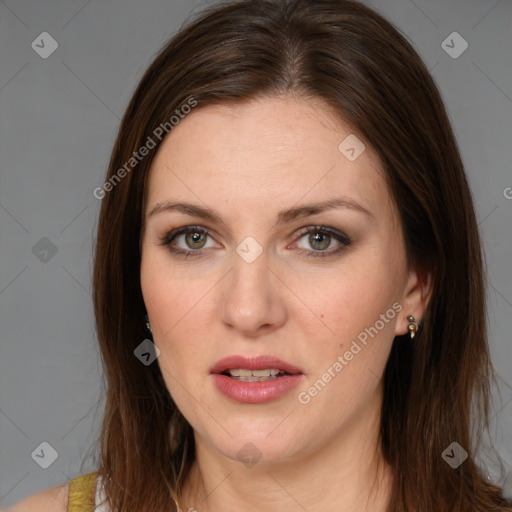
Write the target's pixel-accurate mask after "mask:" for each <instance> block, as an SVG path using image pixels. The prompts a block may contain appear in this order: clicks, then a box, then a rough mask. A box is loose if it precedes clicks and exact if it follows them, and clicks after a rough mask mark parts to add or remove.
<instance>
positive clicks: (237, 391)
mask: <svg viewBox="0 0 512 512" xmlns="http://www.w3.org/2000/svg"><path fill="white" fill-rule="evenodd" d="M212 376H213V381H214V382H215V385H216V386H217V389H218V390H219V391H220V392H221V393H222V394H223V395H225V396H227V397H228V398H231V399H232V400H235V401H236V402H239V403H242V404H262V403H265V402H270V401H271V400H276V399H277V398H280V397H282V396H283V395H285V394H286V393H288V392H289V391H290V390H292V389H293V388H295V387H297V386H298V385H299V383H300V381H301V380H302V377H303V375H302V374H301V373H298V374H295V375H285V376H283V377H277V378H275V379H269V380H266V381H262V382H242V381H239V380H235V379H232V378H231V377H228V376H226V375H222V374H219V373H214V374H212Z"/></svg>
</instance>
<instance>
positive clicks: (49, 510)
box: [5, 484, 69, 512]
mask: <svg viewBox="0 0 512 512" xmlns="http://www.w3.org/2000/svg"><path fill="white" fill-rule="evenodd" d="M68 495H69V485H68V484H65V485H60V486H57V487H51V488H50V489H45V490H44V491H41V492H38V493H35V494H31V495H30V496H28V497H27V498H24V499H23V500H21V501H19V502H18V503H15V504H14V505H13V506H12V507H10V508H8V509H7V510H6V511H5V512H66V511H67V509H68Z"/></svg>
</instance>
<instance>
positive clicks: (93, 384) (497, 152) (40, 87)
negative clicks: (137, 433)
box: [0, 0, 512, 506]
mask: <svg viewBox="0 0 512 512" xmlns="http://www.w3.org/2000/svg"><path fill="white" fill-rule="evenodd" d="M367 3H368V4H369V5H371V6H373V7H375V8H376V9H377V10H378V11H379V12H381V13H382V14H384V15H385V16H386V17H387V18H388V19H390V20H391V21H392V22H394V23H395V24H396V25H397V26H398V27H399V28H400V29H401V30H402V31H403V32H404V33H405V34H406V36H407V37H408V38H409V39H410V40H411V41H412V42H413V44H414V45H415V47H416V48H417V50H418V51H419V53H420V54H421V56H422V57H423V58H424V60H425V62H426V63H427V66H428V67H429V69H430V70H431V71H432V73H433V75H434V77H435V79H436V81H437V83H438V84H439V86H440V88H441V91H442V94H443V97H444V99H445V102H446V104H447V107H448V111H449V115H450V118H451V120H452V122H453V127H454V130H455V133H456V136H457V138H458V141H459V144H460V148H461V152H462V156H463V159H464V162H465V164H466V170H467V173H468V176H469V179H470V182H471V186H472V189H473V192H474V197H475V202H476V208H477V213H478V217H479V222H480V228H481V230H482V234H483V237H484V244H485V251H486V254H487V260H488V266H489V279H490V285H489V290H488V292H489V293H488V295H489V315H488V316H489V323H490V333H489V334H490V343H491V349H492V354H493V360H494V362H495V366H496V368H497V371H498V374H499V375H500V378H501V379H502V380H504V381H506V382H508V383H511V382H512V347H511V343H510V339H511V334H510V333H511V332H512V323H511V318H512V281H511V272H510V262H511V261H512V258H511V253H512V251H511V247H512V230H511V229H510V226H511V225H512V188H507V187H512V173H511V169H512V149H511V142H512V141H511V133H512V99H511V98H512V80H511V75H512V66H511V60H512V38H511V35H512V27H511V21H512V5H511V3H510V1H509V0H456V1H454V0H450V1H446V0H414V1H412V0H382V1H375V2H367ZM205 5H206V3H205V2H198V1H191V0H189V1H185V0H181V1H176V0H172V1H164V0H150V1H144V2H136V1H134V0H130V1H126V0H108V1H99V0H89V1H87V0H72V1H63V0H60V1H58V0H50V1H41V0H39V1H25V0H7V1H4V2H0V120H1V122H0V179H1V182H0V185H1V186H0V219H1V220H0V236H1V247H0V315H1V317H0V322H1V323H0V326H1V345H0V349H1V357H0V505H3V506H9V505H11V504H13V503H14V502H16V501H18V500H20V499H21V498H23V497H24V496H27V495H29V494H32V493H34V492H37V491H40V490H42V489H45V488H48V487H50V486H54V485H59V484H62V483H63V481H64V480H65V479H68V478H74V477H75V476H78V475H79V474H81V473H85V472H88V471H93V470H94V469H95V466H94V460H93V459H92V458H91V457H90V456H91V452H90V446H91V442H92V441H93V439H94V438H95V436H96V435H97V432H98V428H99V425H100V420H101V412H102V407H103V404H104V402H103V392H102V386H101V365H100V363H99V351H98V348H97V343H96V340H95V335H94V325H93V316H92V305H91V293H90V290H91V285H90V282H91V269H92V248H93V241H94V232H95V229H96V226H97V216H98V211H99V206H100V201H99V200H97V199H96V198H95V197H94V196H93V193H92V192H93V190H94V188H95V187H97V186H100V185H101V184H102V182H103V177H104V174H105V171H106V167H107V164H108V160H109V156H110V151H111V148H112V144H113V142H114V138H115V135H116V132H117V128H118V125H119V120H120V118H121V116H122V114H123V111H124V108H125V107H126V105H127V103H128V101H129V98H130V96H131V94H132V92H133V90H134V88H135V86H136V84H137V82H138V80H139V79H140V78H141V76H142V73H143V72H144V70H145V69H146V67H147V66H148V65H149V63H150V62H151V60H152V59H153V57H154V56H155V54H156V52H157V51H158V50H159V49H160V48H161V46H162V45H163V44H164V43H165V41H167V40H168V39H169V37H170V36H171V35H172V34H173V33H175V32H176V30H178V29H179V27H180V26H181V25H182V24H183V22H184V21H185V20H187V19H189V18H190V17H191V16H193V15H194V13H196V12H197V11H199V10H200V8H201V7H203V6H205ZM454 31H456V32H458V33H459V34H460V35H461V36H462V37H463V38H464V40H466V41H467V43H468V45H469V46H468V48H467V50H466V51H465V52H464V53H462V54H461V55H460V56H459V57H458V58H453V56H450V55H449V54H448V53H447V52H446V51H445V50H444V49H443V46H442V43H443V41H445V40H446V39H447V37H448V36H449V35H450V34H451V33H452V32H454ZM42 32H48V33H49V34H51V36H52V37H53V38H54V39H55V40H56V41H57V42H58V48H57V50H56V51H55V52H54V53H53V54H52V55H50V56H49V57H48V58H47V59H43V58H42V57H40V56H39V54H38V53H36V51H35V50H34V49H33V48H32V47H31V43H32V41H36V43H38V44H39V45H40V46H42V44H41V42H40V40H41V38H40V37H38V36H39V34H41V33H42ZM447 41H448V42H447V43H445V45H446V44H448V45H450V46H453V47H454V48H453V49H452V50H451V51H452V53H453V52H454V51H459V50H460V49H462V46H461V43H462V42H461V41H460V40H457V39H454V40H453V43H452V42H451V39H450V38H448V40H447ZM45 48H46V50H47V49H48V48H49V46H48V40H46V43H45ZM44 237H46V238H44ZM42 238H43V240H42V241H41V239H42ZM36 244H37V245H36ZM34 247H35V248H34ZM55 249H56V250H57V252H56V253H55V254H53V252H55ZM44 251H46V252H44ZM491 426H492V434H493V438H494V441H495V444H496V446H497V448H498V451H499V452H500V453H501V455H502V456H503V457H504V459H505V461H506V463H505V471H506V472H509V478H510V477H511V476H512V472H510V471H511V468H512V442H511V441H512V435H511V427H512V390H511V389H510V388H508V387H506V386H503V387H502V399H501V400H500V401H498V402H497V403H496V404H495V406H494V409H493V419H492V425H491ZM43 442H47V443H49V444H50V445H51V446H52V447H53V449H54V450H55V451H56V453H57V454H58V457H57V459H56V460H55V461H54V462H53V463H52V464H51V465H50V466H49V467H48V468H47V469H43V468H42V467H40V465H38V464H37V463H36V460H38V461H40V462H41V463H43V464H44V462H45V461H46V462H49V459H48V457H50V453H51V450H50V449H48V448H47V447H45V445H43V447H42V448H43V450H44V452H43V453H44V454H45V455H44V457H40V458H39V459H37V457H36V456H35V455H34V457H33V456H32V454H33V453H34V450H36V449H37V450H36V452H35V453H41V448H40V445H41V443H43Z"/></svg>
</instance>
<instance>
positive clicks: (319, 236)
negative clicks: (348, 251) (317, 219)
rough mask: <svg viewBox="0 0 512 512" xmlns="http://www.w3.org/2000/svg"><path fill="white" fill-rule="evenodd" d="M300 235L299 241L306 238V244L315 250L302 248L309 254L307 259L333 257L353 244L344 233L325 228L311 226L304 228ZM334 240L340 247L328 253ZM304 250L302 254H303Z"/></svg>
mask: <svg viewBox="0 0 512 512" xmlns="http://www.w3.org/2000/svg"><path fill="white" fill-rule="evenodd" d="M300 234H301V237H300V239H299V240H301V239H303V238H304V239H305V240H306V244H308V245H309V247H312V248H313V251H311V250H309V249H308V248H302V249H303V250H304V251H305V252H306V253H307V257H313V258H316V257H327V256H332V255H334V254H337V253H339V252H340V251H342V250H343V249H344V248H345V247H348V246H349V245H350V243H351V240H350V238H349V237H348V236H347V235H345V234H344V233H342V232H340V231H338V230H335V229H333V228H328V227H325V226H309V227H307V228H304V229H303V230H302V231H301V232H300ZM333 240H335V241H337V242H338V245H337V246H335V248H334V249H333V250H330V251H327V250H326V249H328V248H329V246H330V245H331V242H332V241H333ZM302 249H301V251H300V252H302Z"/></svg>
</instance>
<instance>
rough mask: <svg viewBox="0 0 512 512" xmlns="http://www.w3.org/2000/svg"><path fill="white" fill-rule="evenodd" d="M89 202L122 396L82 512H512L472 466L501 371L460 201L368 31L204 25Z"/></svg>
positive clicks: (429, 83)
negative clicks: (492, 354) (98, 508)
mask: <svg viewBox="0 0 512 512" xmlns="http://www.w3.org/2000/svg"><path fill="white" fill-rule="evenodd" d="M95 195H97V197H99V198H101V199H102V205H101V213H100V219H99V226H98V238H97V248H96V259H95V267H94V307H95V315H96V322H97V331H98V339H99V343H100V347H101V351H102V356H103V361H104V367H105V373H106V377H107V380H108V391H107V403H106V412H105V417H104V421H103V425H102V431H101V436H100V446H99V448H100V455H101V461H100V465H99V468H98V472H97V473H92V474H89V475H84V477H82V478H81V479H77V480H74V481H73V482H71V483H70V487H71V492H70V496H69V510H78V509H79V508H80V507H82V508H81V509H83V510H93V508H94V503H93V501H94V498H95V496H94V492H93V491H94V490H95V489H96V490H97V491H98V496H96V499H97V502H96V504H99V502H100V501H104V500H103V498H104V499H105V501H106V502H107V503H105V504H104V506H105V508H104V510H111V511H115V512H117V511H119V512H128V511H130V512H131V511H139V510H148V511H153V512H160V511H161V512H164V511H169V510H182V511H187V510H189V511H190V510H197V511H199V512H206V511H208V512H210V511H221V510H222V511H223V510H244V511H257V510H258V511H259V510H280V511H292V510H293V511H295V510H307V511H320V510H322V511H325V510H329V511H334V510H335V511H337V512H340V511H342V512H345V511H355V510H357V511H362V510H371V511H373V512H381V511H382V512H384V511H388V512H391V511H393V512H395V511H396V512H398V511H401V512H405V511H408V512H413V511H414V512H426V511H436V512H440V511H446V512H448V511H449V512H455V511H460V512H463V511H464V512H469V511H480V512H482V511H512V504H511V503H510V502H509V501H507V500H506V499H505V498H504V497H503V494H502V491H501V489H499V488H498V487H497V486H496V485H494V484H493V483H492V482H491V481H490V477H488V476H487V473H486V471H485V469H483V468H480V467H479V466H477V464H476V462H475V454H476V449H477V444H476V442H475V440H476V439H478V436H476V437H475V436H473V435H472V433H473V432H474V431H473V428H476V429H478V430H477V432H481V431H482V430H483V429H485V428H486V427H487V418H488V412H489V388H490V380H491V378H492V376H493V369H492V365H491V362H490V358H489V349H488V345H487V338H486V324H485V300H484V299H485V281H484V265H483V256H482V250H481V245H480V239H479V233H478V226H477V221H476V218H475V212H474V206H473V202H472V197H471V192H470V188H469V185H468V181H467V178H466V176H465V173H464V169H463V164H462V161H461V158H460V155H459V151H458V148H457V143H456V140H455V138H454V135H453V132H452V129H451V127H450V124H449V120H448V118H447V115H446V111H445V108H444V106H443V103H442V100H441V98H440V95H439V92H438V90H437V87H436V85H435V83H434V82H433V80H432V78H431V76H430V75H429V73H428V71H427V69H426V67H425V65H424V64H423V62H422V61H421V59H420V58H419V56H418V55H417V53H416V52H415V51H414V49H413V48H412V47H411V45H410V44H409V43H408V42H407V41H406V40H405V39H404V38H403V37H402V36H401V35H400V34H399V33H398V31H397V30H396V29H395V28H393V27H392V26H391V25H390V23H389V22H387V21H386V20H384V19H383V18H382V17H381V16H380V15H378V14H376V13H375V12H374V11H372V10H371V9H369V8H368V7H365V6H364V5H362V4H359V3H357V2H354V1H350V0H319V1H316V0H315V1H311V0H291V1H287V2H280V1H270V0H269V1H260V0H257V1H249V0H246V1H239V2H233V3H229V4H224V5H222V6H217V7H214V8H212V9H210V10H209V11H207V12H205V13H204V14H202V15H201V17H200V18H198V19H197V20H195V21H194V22H192V23H191V24H189V25H188V26H186V27H185V28H183V29H182V30H181V31H180V32H179V33H178V34H177V35H176V36H175V37H173V38H172V40H171V41H170V42H169V44H168V45H167V46H166V47H165V48H164V49H163V50H162V51H161V52H160V54H159V55H158V57H157V58H156V59H155V61H154V62H153V63H152V64H151V66H150V68H149V69H148V71H147V72H146V74H145V75H144V77H143V78H142V81H141V83H140V84H139V86H138V88H137V90H136V92H135V94H134V96H133V98H132V100H131V102H130V105H129V106H128V109H127V111H126V114H125V116H124V118H123V121H122V123H121V127H120V131H119V135H118V138H117V141H116V144H115V147H114V150H113V154H112V158H111V162H110V167H109V171H108V175H107V179H106V181H105V184H104V185H103V186H102V187H99V188H98V189H96V191H95ZM147 338H150V339H147ZM473 406H474V408H473ZM472 412H476V413H477V414H475V415H473V418H476V419H477V420H478V421H480V423H479V424H474V423H473V422H472V421H470V418H471V417H472V416H471V413H472ZM96 477H99V478H98V479H97V478H96ZM96 485H97V486H98V487H95V486H96ZM60 491H61V495H60V497H57V496H54V498H55V499H56V502H57V503H60V504H61V508H62V510H66V508H67V498H66V497H67V494H66V492H64V491H63V489H60ZM86 499H90V500H91V501H90V502H89V503H85V501H86ZM77 507H78V508H77ZM20 510H21V509H20ZM39 510H43V508H41V507H40V508H39Z"/></svg>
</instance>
